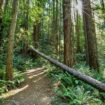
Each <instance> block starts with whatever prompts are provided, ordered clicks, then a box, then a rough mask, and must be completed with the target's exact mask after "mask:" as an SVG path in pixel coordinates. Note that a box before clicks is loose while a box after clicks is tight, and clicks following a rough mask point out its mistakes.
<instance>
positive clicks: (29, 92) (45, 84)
mask: <svg viewBox="0 0 105 105" xmlns="http://www.w3.org/2000/svg"><path fill="white" fill-rule="evenodd" d="M26 78H27V79H26V81H25V83H24V85H22V86H21V87H20V88H18V89H15V90H12V91H10V92H8V93H6V94H4V95H3V97H4V98H6V102H5V103H3V104H1V105H51V97H52V96H53V93H52V92H51V85H50V80H49V79H48V78H47V77H46V75H45V73H44V70H43V68H37V69H32V70H29V71H27V72H26Z"/></svg>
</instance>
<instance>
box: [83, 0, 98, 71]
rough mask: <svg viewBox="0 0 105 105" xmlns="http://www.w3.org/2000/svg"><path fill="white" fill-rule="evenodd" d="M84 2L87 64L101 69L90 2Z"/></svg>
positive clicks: (86, 0) (87, 0)
mask: <svg viewBox="0 0 105 105" xmlns="http://www.w3.org/2000/svg"><path fill="white" fill-rule="evenodd" d="M82 2H83V21H84V33H85V39H86V53H87V54H86V58H87V63H88V64H89V66H90V67H91V68H93V69H99V63H98V54H97V42H96V33H95V24H94V21H93V19H92V10H91V4H90V0H82Z"/></svg>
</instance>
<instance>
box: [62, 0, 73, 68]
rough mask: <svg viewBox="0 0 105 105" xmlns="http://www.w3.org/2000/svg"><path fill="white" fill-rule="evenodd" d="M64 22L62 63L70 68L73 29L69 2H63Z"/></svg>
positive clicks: (71, 64) (71, 62)
mask: <svg viewBox="0 0 105 105" xmlns="http://www.w3.org/2000/svg"><path fill="white" fill-rule="evenodd" d="M63 22H64V63H65V64H66V65H68V66H70V67H72V66H73V64H74V57H73V28H72V19H71V0H63Z"/></svg>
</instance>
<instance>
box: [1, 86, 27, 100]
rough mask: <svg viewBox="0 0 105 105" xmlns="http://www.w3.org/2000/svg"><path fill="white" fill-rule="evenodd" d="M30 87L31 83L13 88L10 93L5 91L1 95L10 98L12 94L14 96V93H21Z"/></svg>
mask: <svg viewBox="0 0 105 105" xmlns="http://www.w3.org/2000/svg"><path fill="white" fill-rule="evenodd" d="M28 87H29V85H26V86H24V87H22V88H20V89H15V90H11V91H9V92H8V93H5V94H3V95H2V96H0V98H4V99H5V98H8V97H10V96H13V95H15V94H17V93H19V92H22V91H23V90H25V89H27V88H28Z"/></svg>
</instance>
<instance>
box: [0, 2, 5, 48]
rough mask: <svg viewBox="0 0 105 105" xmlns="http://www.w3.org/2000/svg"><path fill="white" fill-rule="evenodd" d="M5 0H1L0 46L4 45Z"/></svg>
mask: <svg viewBox="0 0 105 105" xmlns="http://www.w3.org/2000/svg"><path fill="white" fill-rule="evenodd" d="M4 3H5V2H4V0H0V47H1V45H2V31H3V8H4Z"/></svg>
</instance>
